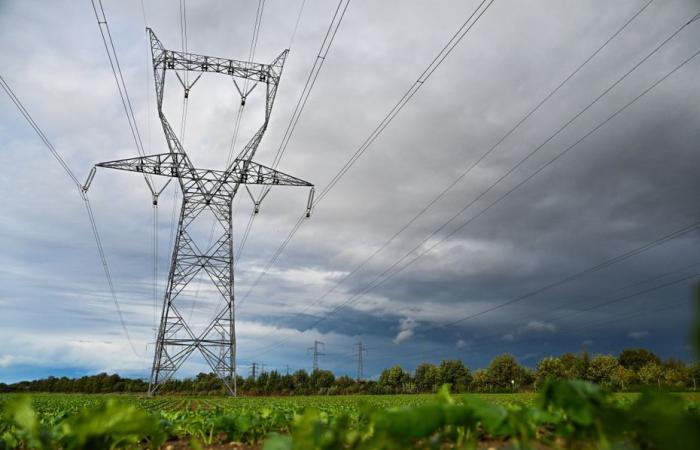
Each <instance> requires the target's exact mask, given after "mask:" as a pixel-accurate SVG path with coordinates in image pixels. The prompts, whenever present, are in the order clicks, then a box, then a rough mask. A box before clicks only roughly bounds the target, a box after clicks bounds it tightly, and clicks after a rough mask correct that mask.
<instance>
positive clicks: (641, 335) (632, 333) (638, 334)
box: [627, 331, 649, 339]
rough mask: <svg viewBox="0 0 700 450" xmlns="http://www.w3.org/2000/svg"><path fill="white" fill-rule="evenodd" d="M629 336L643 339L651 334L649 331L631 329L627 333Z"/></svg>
mask: <svg viewBox="0 0 700 450" xmlns="http://www.w3.org/2000/svg"><path fill="white" fill-rule="evenodd" d="M627 336H628V337H630V338H632V339H641V338H645V337H647V336H649V332H648V331H630V332H629V333H627Z"/></svg>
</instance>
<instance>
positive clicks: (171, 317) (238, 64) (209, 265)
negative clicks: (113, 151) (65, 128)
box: [83, 28, 313, 395]
mask: <svg viewBox="0 0 700 450" xmlns="http://www.w3.org/2000/svg"><path fill="white" fill-rule="evenodd" d="M147 31H148V33H149V36H150V43H151V55H152V60H153V75H154V79H155V89H156V99H157V107H158V116H159V117H160V121H161V123H162V126H163V131H164V132H165V138H166V141H167V144H168V147H169V150H170V151H169V152H168V153H161V154H156V155H149V156H144V157H137V158H129V159H122V160H117V161H109V162H103V163H99V164H96V165H95V167H94V168H93V169H92V171H91V172H90V175H89V176H88V180H87V182H86V184H85V186H84V187H83V189H84V190H86V191H87V189H88V188H89V186H90V184H91V182H92V180H93V178H94V176H95V170H96V168H97V167H105V168H110V169H119V170H128V171H132V172H140V173H144V174H151V175H160V176H165V177H173V178H176V179H177V180H178V182H179V184H180V188H181V190H182V208H181V211H180V217H179V222H178V229H177V236H176V240H175V246H174V249H173V253H172V261H171V264H170V270H169V275H168V283H167V286H166V290H165V296H164V300H163V309H162V313H161V318H160V327H159V330H158V338H157V342H156V349H155V354H154V358H153V365H152V369H151V379H150V385H149V394H150V395H153V394H155V393H156V392H157V391H158V389H159V387H160V386H162V385H163V383H164V382H166V381H167V380H169V379H170V378H172V376H173V375H174V374H175V372H176V371H177V370H178V369H180V367H182V365H183V364H184V362H185V360H187V358H188V357H189V356H190V355H191V354H192V353H193V352H194V351H195V350H199V352H200V353H201V354H202V356H203V357H204V359H205V360H206V362H207V364H208V365H209V366H210V367H211V369H212V370H213V371H214V372H215V373H216V374H217V375H218V376H219V378H220V379H221V380H222V382H223V383H224V385H225V386H226V388H227V390H228V391H229V393H230V394H231V395H236V327H235V315H234V270H233V268H234V259H233V255H234V246H233V223H232V215H233V209H232V202H233V198H234V197H235V196H236V193H237V192H238V188H239V187H240V185H241V184H257V185H270V186H278V185H279V186H282V185H285V186H306V187H309V188H311V190H310V192H309V199H308V203H307V209H306V216H307V217H309V215H310V213H311V205H312V203H313V185H312V184H311V183H308V182H306V181H303V180H301V179H299V178H295V177H293V176H290V175H287V174H285V173H282V172H279V171H277V170H274V169H272V168H270V167H266V166H263V165H261V164H258V163H255V162H253V161H252V158H253V156H254V155H255V152H256V151H257V149H258V146H259V145H260V141H261V139H262V137H263V134H264V133H265V130H266V129H267V125H268V122H269V120H270V114H271V112H272V105H273V103H274V101H275V96H276V94H277V89H278V87H279V82H280V76H281V75H282V68H283V66H284V62H285V59H286V57H287V53H288V50H285V51H283V52H282V53H281V54H280V55H279V56H278V57H277V58H275V60H274V61H272V63H270V64H259V63H253V62H246V61H237V60H233V59H224V58H217V57H211V56H204V55H197V54H193V53H188V52H179V51H174V50H166V49H165V48H164V47H163V44H162V43H161V42H160V41H159V40H158V38H157V37H156V35H155V33H154V32H153V30H151V29H150V28H149V29H147ZM168 70H173V71H187V72H198V73H199V76H201V75H202V74H204V73H215V74H221V75H225V76H229V77H232V78H233V80H234V82H235V80H236V78H238V79H242V80H248V81H247V83H252V84H253V87H255V86H256V85H258V84H262V85H264V86H265V89H266V91H265V94H266V103H265V118H264V121H263V123H262V126H260V128H259V129H258V130H257V132H256V133H255V134H254V135H253V137H252V138H251V140H250V141H249V142H248V143H247V144H246V145H245V147H244V148H243V150H242V151H241V152H240V153H239V155H238V156H237V157H236V158H235V159H234V160H233V161H232V162H231V163H230V164H229V165H228V167H226V168H225V169H224V170H213V169H198V168H196V167H194V165H193V164H192V162H191V161H190V159H189V157H188V155H187V153H186V152H185V149H184V148H183V146H182V144H181V143H180V141H179V140H178V138H177V136H176V134H175V132H174V131H173V129H172V127H171V126H170V123H169V122H168V120H167V119H166V117H165V114H164V112H163V91H164V87H165V75H166V72H167V71H168ZM176 74H177V72H176ZM199 76H198V78H197V79H199ZM178 78H179V75H178ZM236 87H238V85H236ZM184 88H185V95H189V93H190V92H189V89H190V88H191V85H190V86H184ZM252 89H253V88H251V89H250V90H249V91H247V93H241V95H242V98H241V101H242V102H244V101H245V96H246V95H247V94H248V93H250V91H251V90H252ZM154 201H155V200H154ZM255 206H256V212H257V207H258V205H255ZM204 211H210V212H211V213H213V215H214V217H215V218H216V223H217V224H218V225H219V227H217V229H218V234H215V235H214V237H216V240H212V241H211V242H213V243H212V244H211V245H210V246H209V247H208V248H204V249H202V248H200V247H199V246H198V245H197V244H196V243H195V241H194V239H193V236H192V234H190V232H189V231H190V230H191V228H192V224H193V223H194V222H196V220H197V219H198V218H200V219H201V217H200V216H201V215H202V213H203V212H204ZM202 271H203V272H204V273H205V274H206V275H207V276H208V278H209V279H210V280H211V282H212V283H213V284H214V286H215V287H216V288H217V290H218V292H219V293H220V294H221V296H222V297H223V300H224V301H223V306H221V303H219V306H221V307H220V309H218V310H217V311H216V314H215V317H214V318H213V320H211V322H209V323H208V325H207V326H206V327H205V328H204V329H203V330H202V331H201V332H199V333H195V332H194V331H193V329H192V327H190V324H188V320H185V318H184V316H183V314H182V307H181V306H182V305H181V304H180V302H179V301H178V300H181V299H179V298H178V295H180V294H181V293H182V291H183V289H184V288H185V287H186V286H187V284H188V283H190V281H192V280H193V279H194V277H195V276H196V275H197V274H199V273H200V272H202Z"/></svg>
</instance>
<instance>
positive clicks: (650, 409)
mask: <svg viewBox="0 0 700 450" xmlns="http://www.w3.org/2000/svg"><path fill="white" fill-rule="evenodd" d="M698 404H700V394H698V393H685V394H673V395H671V394H665V395H664V394H652V393H649V394H641V395H640V394H634V393H623V394H607V393H605V392H603V391H601V390H599V389H598V388H597V387H595V386H594V385H589V384H585V383H576V382H564V383H557V384H554V385H552V386H551V387H550V388H549V389H548V390H545V392H544V393H542V394H535V393H516V394H454V395H450V394H448V393H447V391H443V392H441V393H439V394H438V395H427V394H426V395H375V396H365V395H354V396H305V397H241V398H226V397H197V396H192V397H175V396H170V397H166V396H164V397H155V398H148V397H144V396H136V395H120V396H114V395H99V394H98V395H80V394H36V395H32V396H31V397H27V396H22V395H17V394H6V395H0V409H2V410H4V415H3V417H4V418H3V419H2V421H0V449H1V448H13V447H15V446H18V445H22V446H25V447H39V448H41V447H42V445H36V444H37V443H40V442H41V440H42V439H47V440H48V441H47V442H46V444H50V445H48V448H51V447H53V446H55V445H59V446H60V447H62V448H85V447H86V446H87V447H92V448H106V447H120V446H126V447H128V446H137V445H140V446H143V445H145V444H148V445H150V446H152V447H154V448H155V447H160V446H162V445H163V444H164V443H166V442H168V443H169V444H172V442H175V443H176V444H177V443H179V444H181V445H190V444H191V443H192V442H193V441H196V443H195V444H194V445H203V446H210V445H215V444H221V443H225V442H243V443H246V444H247V445H253V446H261V445H262V444H263V443H265V446H266V447H265V448H275V449H286V448H289V449H291V448H328V449H331V448H368V449H369V448H411V447H413V448H424V447H429V446H430V445H432V444H430V443H431V442H432V443H435V442H442V443H445V444H446V445H447V446H448V447H447V448H452V447H455V446H457V447H459V446H462V445H467V444H469V443H471V444H475V443H476V442H479V441H488V442H489V443H490V444H489V445H496V446H497V447H498V446H499V444H502V445H511V444H514V443H517V442H521V443H523V442H534V441H537V442H538V443H539V444H538V445H546V446H549V445H552V446H556V445H559V444H558V443H561V442H564V441H566V440H581V439H582V440H587V441H591V442H592V443H593V442H598V440H601V442H602V441H609V440H610V439H613V440H615V439H618V440H621V441H624V442H626V443H628V441H629V442H632V443H635V442H636V440H639V442H640V443H641V444H643V445H647V444H648V443H649V440H650V439H651V440H652V441H654V440H655V439H656V440H658V439H668V436H669V435H668V434H667V433H666V431H664V433H662V436H663V437H659V436H655V435H654V436H645V435H644V433H648V432H649V430H644V429H642V430H639V429H631V427H639V426H640V424H644V423H646V422H647V421H655V420H657V418H658V417H664V415H667V416H668V417H669V419H668V420H667V421H666V422H664V421H663V420H661V421H660V422H659V424H660V425H659V426H658V428H659V430H662V431H663V430H664V429H665V428H668V429H673V430H675V431H674V433H675V434H676V435H678V436H680V438H682V439H686V438H687V439H692V438H694V434H693V433H694V432H693V431H692V430H688V432H687V433H686V432H685V431H686V428H687V427H689V426H691V425H692V426H697V430H696V432H697V433H700V415H699V414H698V409H699V408H698ZM603 420H604V423H601V422H600V421H603ZM649 423H653V422H649ZM679 427H680V428H679ZM545 430H546V431H545ZM679 430H682V431H683V432H680V431H679ZM679 433H680V434H679ZM290 436H291V437H290ZM695 438H697V439H698V442H700V436H695ZM645 439H646V440H645ZM32 442H34V444H32ZM693 442H695V441H693ZM429 444H430V445H429ZM641 444H640V446H639V447H636V446H634V445H632V446H631V448H641V447H642V445H641ZM684 444H685V441H682V442H680V443H679V445H681V446H680V447H678V446H676V447H674V448H684V447H683V446H682V445H684ZM43 447H44V448H47V446H43ZM176 447H177V445H176ZM460 448H461V447H460ZM650 448H654V446H651V447H650ZM699 448H700V447H699Z"/></svg>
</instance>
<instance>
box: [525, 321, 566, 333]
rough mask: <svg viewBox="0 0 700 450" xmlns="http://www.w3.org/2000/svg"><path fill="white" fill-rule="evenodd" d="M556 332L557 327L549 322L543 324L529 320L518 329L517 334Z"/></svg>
mask: <svg viewBox="0 0 700 450" xmlns="http://www.w3.org/2000/svg"><path fill="white" fill-rule="evenodd" d="M555 331H557V327H556V326H555V325H554V324H553V323H550V322H544V321H541V320H531V321H529V322H528V323H527V324H525V325H524V326H522V327H520V328H518V333H528V332H533V333H541V332H549V333H554V332H555Z"/></svg>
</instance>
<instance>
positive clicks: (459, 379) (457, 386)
mask: <svg viewBox="0 0 700 450" xmlns="http://www.w3.org/2000/svg"><path fill="white" fill-rule="evenodd" d="M471 382H472V374H471V373H470V372H469V369H467V368H466V367H464V363H463V362H462V361H460V360H458V359H452V360H443V361H442V362H441V363H440V366H439V367H438V383H439V384H440V385H442V384H445V383H449V384H451V385H452V390H453V391H454V392H464V391H467V390H468V389H469V385H470V384H471Z"/></svg>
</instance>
